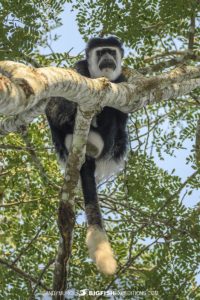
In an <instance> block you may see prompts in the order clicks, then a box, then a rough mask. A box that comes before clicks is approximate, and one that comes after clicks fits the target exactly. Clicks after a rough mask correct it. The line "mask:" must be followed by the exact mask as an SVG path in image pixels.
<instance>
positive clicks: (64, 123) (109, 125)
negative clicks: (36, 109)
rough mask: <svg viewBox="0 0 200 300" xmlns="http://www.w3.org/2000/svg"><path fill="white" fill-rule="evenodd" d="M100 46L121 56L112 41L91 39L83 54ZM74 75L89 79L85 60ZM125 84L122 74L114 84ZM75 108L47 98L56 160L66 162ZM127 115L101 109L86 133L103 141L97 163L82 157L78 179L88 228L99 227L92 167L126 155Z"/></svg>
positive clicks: (118, 45) (99, 221)
mask: <svg viewBox="0 0 200 300" xmlns="http://www.w3.org/2000/svg"><path fill="white" fill-rule="evenodd" d="M95 45H96V47H99V45H101V46H117V47H119V49H120V50H121V52H122V55H123V48H122V45H121V43H120V42H119V41H118V40H116V39H115V38H108V39H92V40H91V41H90V42H89V43H88V46H87V48H86V53H87V54H88V52H89V51H90V50H91V48H94V47H95ZM75 67H76V69H77V71H78V73H80V74H81V75H84V76H86V77H90V74H89V70H88V64H87V60H82V61H79V62H78V63H77V64H76V66H75ZM124 81H126V80H125V78H124V76H123V75H122V74H120V75H119V77H118V78H117V79H116V80H115V81H114V82H115V83H120V82H124ZM76 106H77V105H76V104H75V103H73V102H70V101H68V100H66V99H64V98H58V97H55V98H51V100H50V101H49V103H48V105H47V107H46V115H47V118H48V122H49V125H50V128H51V133H52V139H53V143H54V145H55V148H56V152H57V153H58V155H59V157H60V159H62V160H63V161H66V158H67V155H68V151H67V149H66V147H65V144H64V141H65V137H66V136H67V135H68V134H73V130H74V123H75V116H76ZM127 117H128V116H127V114H125V113H123V112H121V111H119V110H117V109H114V108H111V107H104V108H103V110H102V111H101V112H100V113H99V114H98V115H97V116H96V124H95V126H94V125H91V128H90V130H92V131H94V132H96V133H98V134H99V135H100V136H101V138H102V139H103V141H104V148H103V150H102V153H101V155H100V157H98V158H97V159H95V158H93V157H90V156H88V155H86V160H85V163H84V164H83V166H82V168H81V171H80V176H81V182H82V189H83V194H84V201H85V207H86V215H87V220H88V224H89V225H95V224H96V225H98V226H100V227H101V228H102V227H103V224H102V218H101V213H100V210H99V207H98V200H97V191H96V183H95V167H96V160H100V159H105V160H114V161H115V162H118V161H119V160H120V159H122V158H123V157H124V155H125V152H126V145H127V134H126V123H127Z"/></svg>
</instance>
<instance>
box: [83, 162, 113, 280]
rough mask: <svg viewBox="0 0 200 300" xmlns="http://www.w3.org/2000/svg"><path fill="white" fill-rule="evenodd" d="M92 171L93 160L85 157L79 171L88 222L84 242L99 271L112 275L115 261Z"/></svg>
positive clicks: (93, 167) (93, 168)
mask: <svg viewBox="0 0 200 300" xmlns="http://www.w3.org/2000/svg"><path fill="white" fill-rule="evenodd" d="M94 171H95V162H94V160H92V159H91V158H89V159H88V158H86V161H85V163H84V165H83V166H82V168H81V172H80V173H81V182H82V188H83V194H84V200H85V210H86V217H87V222H88V229H87V236H86V244H87V247H88V250H89V255H90V257H91V258H92V259H93V260H94V262H95V263H96V265H97V268H98V269H99V271H100V272H102V273H104V274H106V275H112V274H114V273H115V272H116V269H117V262H116V260H115V258H114V254H113V251H112V249H111V246H110V243H109V241H108V237H107V235H106V232H105V230H104V227H103V220H102V216H101V212H100V208H99V203H98V198H97V191H96V183H95V177H94Z"/></svg>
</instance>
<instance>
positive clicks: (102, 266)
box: [86, 225, 117, 275]
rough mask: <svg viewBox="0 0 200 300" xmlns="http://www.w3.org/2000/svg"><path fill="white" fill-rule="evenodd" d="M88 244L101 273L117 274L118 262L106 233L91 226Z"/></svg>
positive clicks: (87, 239)
mask: <svg viewBox="0 0 200 300" xmlns="http://www.w3.org/2000/svg"><path fill="white" fill-rule="evenodd" d="M86 244H87V247H88V250H89V254H90V257H91V258H92V259H93V260H94V262H95V263H96V265H97V268H98V269H99V271H101V272H102V273H104V274H106V275H112V274H114V273H115V272H116V269H117V262H116V260H115V258H114V255H113V251H112V249H111V246H110V243H109V242H108V238H107V235H106V233H105V232H104V231H103V230H102V229H100V227H99V226H97V225H93V226H89V228H88V230H87V236H86Z"/></svg>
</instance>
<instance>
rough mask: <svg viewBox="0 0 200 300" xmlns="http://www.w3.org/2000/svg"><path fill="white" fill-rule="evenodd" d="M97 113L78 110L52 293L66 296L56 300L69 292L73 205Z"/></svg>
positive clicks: (63, 192)
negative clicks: (67, 290) (91, 128)
mask: <svg viewBox="0 0 200 300" xmlns="http://www.w3.org/2000/svg"><path fill="white" fill-rule="evenodd" d="M95 113H96V111H91V112H90V113H88V112H84V111H83V110H82V109H81V108H80V107H78V110H77V114H76V122H75V129H74V135H73V141H72V148H71V151H70V153H69V158H68V160H67V166H66V170H65V181H64V184H63V188H62V192H61V198H60V204H59V211H58V226H59V229H60V234H61V237H60V241H59V246H58V252H57V257H56V262H55V270H54V282H53V290H54V291H57V292H63V295H60V293H58V294H57V295H55V296H54V299H57V300H62V299H64V291H65V290H66V280H67V270H68V267H69V258H70V255H71V248H72V238H73V229H74V224H75V209H74V205H75V198H76V188H77V185H78V180H79V171H80V168H81V166H82V164H83V162H84V158H85V150H86V141H87V136H88V133H89V129H90V123H91V120H92V117H93V116H94V114H95Z"/></svg>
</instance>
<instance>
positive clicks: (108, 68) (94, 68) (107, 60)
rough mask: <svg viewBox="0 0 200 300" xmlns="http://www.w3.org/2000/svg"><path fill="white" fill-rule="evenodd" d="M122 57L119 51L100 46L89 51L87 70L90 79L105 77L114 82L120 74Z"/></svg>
mask: <svg viewBox="0 0 200 300" xmlns="http://www.w3.org/2000/svg"><path fill="white" fill-rule="evenodd" d="M121 60H122V55H121V52H120V49H119V48H117V47H114V46H113V47H111V46H102V47H96V48H94V49H91V51H90V52H89V55H88V69H89V72H90V75H91V77H92V78H99V77H103V76H104V77H107V78H108V79H110V80H112V81H114V80H115V79H116V78H118V77H119V75H120V74H121Z"/></svg>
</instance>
